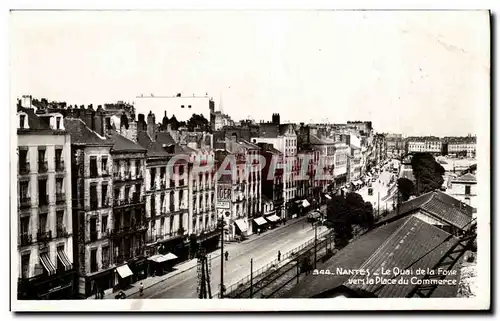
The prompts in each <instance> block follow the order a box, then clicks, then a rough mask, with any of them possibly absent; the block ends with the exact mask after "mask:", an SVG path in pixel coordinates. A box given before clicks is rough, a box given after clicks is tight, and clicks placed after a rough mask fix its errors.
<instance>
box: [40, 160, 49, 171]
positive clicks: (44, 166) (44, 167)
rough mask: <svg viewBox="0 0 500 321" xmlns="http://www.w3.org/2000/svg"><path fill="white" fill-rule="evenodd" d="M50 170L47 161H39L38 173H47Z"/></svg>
mask: <svg viewBox="0 0 500 321" xmlns="http://www.w3.org/2000/svg"><path fill="white" fill-rule="evenodd" d="M48 170H49V167H48V165H47V161H42V162H38V173H47V171H48Z"/></svg>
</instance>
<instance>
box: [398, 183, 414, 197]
mask: <svg viewBox="0 0 500 321" xmlns="http://www.w3.org/2000/svg"><path fill="white" fill-rule="evenodd" d="M398 191H399V192H400V193H401V198H402V201H403V202H406V201H407V200H408V199H409V198H410V196H412V195H415V184H413V182H412V181H411V180H409V179H408V178H405V177H402V178H400V179H398Z"/></svg>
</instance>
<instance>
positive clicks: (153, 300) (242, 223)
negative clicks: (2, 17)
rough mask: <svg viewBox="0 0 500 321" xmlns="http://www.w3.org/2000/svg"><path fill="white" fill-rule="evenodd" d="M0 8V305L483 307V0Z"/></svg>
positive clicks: (486, 296)
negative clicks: (1, 230)
mask: <svg viewBox="0 0 500 321" xmlns="http://www.w3.org/2000/svg"><path fill="white" fill-rule="evenodd" d="M9 16H10V23H9V27H10V31H9V32H10V40H9V41H10V44H9V46H10V54H9V55H10V58H9V59H10V68H9V72H10V77H9V78H10V102H11V105H10V106H9V109H8V110H10V119H11V142H12V143H11V145H12V147H11V150H10V164H11V166H10V188H11V191H10V194H11V196H10V210H11V212H10V234H11V241H10V242H11V247H10V251H11V253H10V260H11V272H10V273H11V299H12V304H13V305H12V308H13V310H17V311H38V310H41V309H42V310H43V309H48V310H50V311H76V310H85V311H121V310H128V311H132V310H134V311H140V310H144V311H275V310H280V311H293V310H345V309H349V310H381V309H382V310H386V309H399V310H401V309H403V310H414V309H415V310H425V309H445V310H447V309H454V310H456V309H470V310H480V309H489V308H490V298H491V293H490V260H491V258H490V237H491V232H492V230H490V229H491V226H490V222H491V212H490V211H491V207H490V206H491V205H490V198H491V196H490V172H491V168H490V167H491V165H490V94H491V88H490V82H491V79H490V73H491V70H490V50H491V48H490V46H491V44H490V37H491V35H490V28H491V14H490V12H489V11H487V10H463V11H453V10H449V11H433V10H427V11H426V10H421V11H403V10H401V11H398V10H392V11H383V10H378V11H370V10H363V11H361V10H206V11H205V10H142V11H141V10H102V11H99V10H80V11H79V10H60V11H55V10H43V11H42V10H12V11H11V12H10V14H9ZM175 299H184V300H175ZM235 299H236V300H235ZM297 299H306V300H297ZM360 299H362V300H360ZM408 299H412V300H408ZM221 300H222V301H221ZM253 300H258V301H253ZM339 302H341V303H339Z"/></svg>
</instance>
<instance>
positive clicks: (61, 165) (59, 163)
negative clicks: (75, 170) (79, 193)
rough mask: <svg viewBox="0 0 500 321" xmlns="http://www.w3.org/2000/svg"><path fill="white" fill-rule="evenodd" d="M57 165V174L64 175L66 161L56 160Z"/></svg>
mask: <svg viewBox="0 0 500 321" xmlns="http://www.w3.org/2000/svg"><path fill="white" fill-rule="evenodd" d="M55 163H56V172H58V173H62V172H64V161H63V160H62V159H57V158H56V159H55Z"/></svg>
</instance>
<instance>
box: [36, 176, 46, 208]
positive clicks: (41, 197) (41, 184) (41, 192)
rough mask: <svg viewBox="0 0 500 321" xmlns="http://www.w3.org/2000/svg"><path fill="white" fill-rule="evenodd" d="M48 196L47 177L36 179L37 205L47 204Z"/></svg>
mask: <svg viewBox="0 0 500 321" xmlns="http://www.w3.org/2000/svg"><path fill="white" fill-rule="evenodd" d="M48 204H49V198H48V196H47V179H45V178H42V179H39V180H38V205H39V206H47V205H48Z"/></svg>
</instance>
